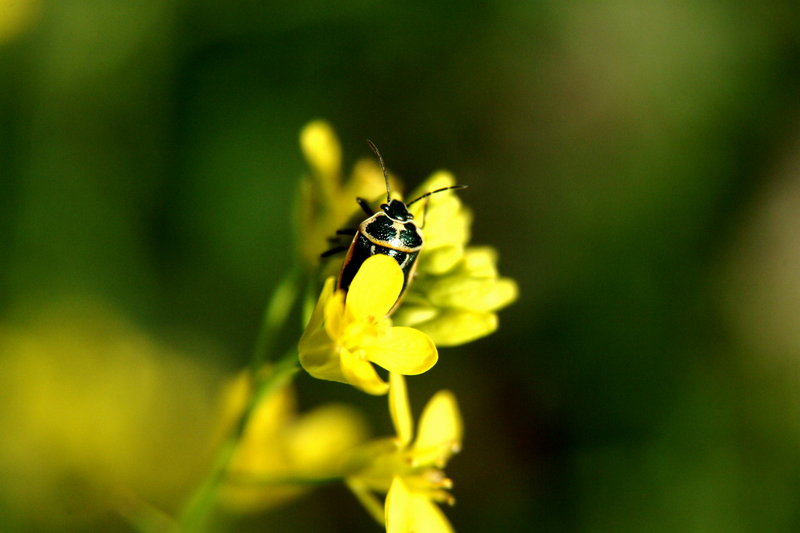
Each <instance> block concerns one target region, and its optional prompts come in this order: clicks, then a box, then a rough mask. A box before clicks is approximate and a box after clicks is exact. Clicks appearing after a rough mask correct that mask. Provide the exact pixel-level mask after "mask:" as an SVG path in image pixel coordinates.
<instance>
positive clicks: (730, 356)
mask: <svg viewBox="0 0 800 533" xmlns="http://www.w3.org/2000/svg"><path fill="white" fill-rule="evenodd" d="M798 89H800V8H797V7H796V3H795V2H792V1H790V0H785V1H768V2H761V3H755V4H743V3H740V2H734V1H724V0H711V1H689V0H686V1H667V0H655V1H651V2H639V1H636V0H602V1H598V2H559V1H552V0H541V1H536V2H516V1H510V0H491V1H487V2H476V3H466V2H451V1H444V2H420V1H416V2H374V1H364V0H356V1H353V2H341V3H339V2H324V1H311V2H297V3H286V4H285V5H283V6H282V7H281V6H279V5H278V3H277V2H256V1H249V0H233V1H227V2H222V1H212V0H196V1H189V0H172V1H163V0H140V1H136V2H109V1H104V0H50V1H47V0H0V435H2V437H0V530H2V531H130V530H131V529H130V526H129V525H128V524H127V523H126V520H125V518H124V516H123V515H124V509H125V502H131V501H137V499H138V498H142V499H143V500H145V501H148V502H151V503H153V504H154V505H156V506H157V507H159V508H161V509H164V510H166V511H169V512H174V511H175V510H176V509H178V508H179V506H180V502H181V501H182V500H183V499H184V498H185V497H186V495H187V494H188V492H189V491H190V490H191V488H192V486H193V485H194V483H196V482H197V479H198V476H200V475H201V474H202V472H203V469H204V465H206V464H207V461H208V458H209V457H210V453H211V450H210V446H209V445H208V439H207V438H206V436H207V434H208V433H209V431H211V429H210V428H211V427H212V426H213V425H214V423H213V420H214V413H215V410H216V404H217V397H218V390H219V388H220V386H221V383H222V382H223V381H224V379H225V378H226V377H227V376H229V375H230V374H231V373H233V372H235V371H236V370H237V369H239V368H242V367H244V366H245V365H246V364H247V361H248V358H249V354H250V351H251V349H252V345H253V342H254V339H255V335H256V332H257V329H258V324H259V320H260V315H261V311H262V308H263V306H264V303H265V302H266V301H267V298H268V297H269V295H270V293H271V291H272V289H273V288H274V286H275V283H276V280H277V279H279V278H280V276H281V275H282V274H283V273H284V272H285V271H286V270H287V268H288V267H289V265H290V264H291V262H292V261H293V257H294V246H295V243H294V241H293V239H294V231H293V227H294V226H293V223H292V219H291V217H292V211H291V209H292V202H293V199H294V198H295V193H296V188H297V186H298V181H299V177H300V176H301V175H302V174H303V173H304V172H305V169H306V166H305V162H304V161H303V159H302V155H301V152H300V149H299V146H298V134H299V131H300V129H301V127H302V126H303V125H304V124H306V123H307V122H308V121H309V120H311V119H315V118H325V119H327V120H329V121H330V122H331V124H333V126H334V127H335V128H336V130H337V132H338V135H339V137H340V139H341V142H342V145H343V149H344V154H345V166H346V167H347V168H349V167H350V166H351V165H352V163H353V162H355V161H356V160H357V159H358V158H361V157H368V156H369V155H370V154H369V151H368V148H367V146H366V144H365V142H364V139H365V138H367V137H369V138H371V139H372V140H374V141H375V142H376V143H377V144H378V146H380V147H381V149H382V151H383V155H384V157H385V159H386V161H387V164H388V166H389V167H390V168H391V169H392V170H393V171H394V172H396V173H397V174H399V175H401V176H403V177H404V178H405V180H406V182H407V183H408V184H409V185H410V186H414V185H416V184H417V183H419V182H420V181H421V180H423V179H424V178H425V177H426V176H428V175H429V174H430V173H431V172H432V171H434V170H436V169H439V168H447V169H449V170H451V171H453V172H454V173H455V175H456V176H457V177H458V179H459V181H460V182H463V183H468V184H469V185H470V189H468V190H467V191H464V192H463V194H461V197H462V198H463V199H464V201H465V202H467V203H468V204H469V205H470V206H471V207H472V208H473V209H474V212H475V226H474V235H473V242H474V243H478V244H490V245H492V246H495V247H496V248H497V249H498V250H499V253H500V269H501V272H502V273H503V274H504V275H507V276H511V277H513V278H515V279H516V280H518V282H519V286H520V290H521V296H520V299H519V301H518V302H517V303H516V304H514V305H513V306H511V307H509V308H508V309H506V310H505V311H503V312H502V313H501V327H500V329H499V331H498V332H497V333H496V334H494V335H492V336H491V337H488V338H485V339H482V340H480V341H478V342H475V343H472V344H469V345H466V346H462V347H458V348H453V349H443V350H442V351H441V360H440V363H439V364H438V365H437V366H436V367H435V368H434V369H433V370H432V371H431V372H429V373H428V374H426V375H425V376H421V377H420V378H417V379H415V380H414V381H413V382H412V391H411V392H412V395H413V406H414V408H415V409H417V410H418V409H420V408H421V406H422V404H423V402H424V400H425V399H426V398H427V397H428V396H429V395H430V394H431V393H432V392H433V391H435V390H437V389H439V388H443V387H447V388H450V389H452V390H453V391H454V392H455V393H456V394H457V396H458V397H459V400H460V402H461V407H462V410H463V413H464V417H465V423H466V441H465V445H464V451H463V453H462V454H460V455H459V456H457V457H456V458H455V459H454V460H453V461H452V462H451V464H450V465H449V467H448V473H449V474H450V476H451V477H452V478H453V479H454V480H455V495H456V497H457V499H458V504H457V505H456V506H455V507H454V508H452V509H448V511H447V512H448V516H449V517H450V518H451V520H452V522H453V524H454V525H455V527H456V530H457V531H459V532H462V533H464V532H471V531H475V532H478V531H480V532H484V531H504V532H515V531H553V532H573V531H574V532H605V531H608V532H611V531H613V532H638V531H645V530H646V531H665V532H667V531H683V532H717V531H726V532H749V531H759V532H762V531H779V532H781V531H787V532H788V531H798V530H800V386H798V385H800V321H799V320H798V317H800V98H798V94H799V93H798ZM298 385H299V389H300V393H299V394H300V400H299V401H300V403H301V406H303V407H305V406H309V407H310V406H313V405H317V404H319V403H321V402H325V401H327V400H328V399H331V398H334V399H340V400H341V399H344V400H346V401H348V402H351V403H359V402H360V403H362V404H365V405H364V406H363V407H364V408H365V409H367V411H368V412H369V410H370V409H372V410H373V411H374V413H373V414H380V413H382V412H383V405H382V404H381V405H377V406H375V405H373V404H375V401H374V400H369V399H367V398H365V397H364V396H363V395H358V394H351V393H349V392H343V391H342V389H343V388H344V387H338V386H332V385H330V386H329V384H320V383H319V382H314V381H313V380H311V379H309V378H308V377H307V376H303V377H301V378H300V379H299V382H298ZM367 404H369V405H367ZM370 406H372V407H370ZM386 424H387V423H386V421H385V420H382V419H380V417H379V416H375V421H374V427H375V431H376V433H378V434H381V433H386V432H387V431H389V430H390V427H389V426H388V425H386ZM120 509H122V510H123V511H122V512H121V511H120ZM232 525H233V527H234V529H235V530H236V531H241V532H246V531H265V530H271V531H293V530H296V531H318V532H322V533H325V532H342V531H348V532H360V531H364V532H369V531H377V530H378V529H377V527H376V526H375V525H374V524H373V523H372V522H371V521H370V519H369V518H368V516H367V514H366V513H365V512H364V511H363V509H361V508H360V507H359V505H358V503H357V502H356V501H355V500H354V499H353V498H352V496H351V495H350V494H349V493H348V492H347V491H346V490H345V489H344V488H341V487H326V488H324V489H321V490H319V491H316V492H314V493H313V494H310V495H308V496H307V497H304V498H302V499H299V500H296V501H293V502H291V503H289V504H287V505H285V506H283V507H281V508H279V509H276V510H273V511H272V512H270V513H264V514H254V515H248V516H245V517H242V518H241V519H235V520H234V521H233V522H232Z"/></svg>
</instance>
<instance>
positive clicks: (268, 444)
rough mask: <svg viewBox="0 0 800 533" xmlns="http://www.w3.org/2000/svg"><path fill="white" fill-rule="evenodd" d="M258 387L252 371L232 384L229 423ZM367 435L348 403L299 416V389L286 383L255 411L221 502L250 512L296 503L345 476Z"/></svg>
mask: <svg viewBox="0 0 800 533" xmlns="http://www.w3.org/2000/svg"><path fill="white" fill-rule="evenodd" d="M267 371H268V370H267ZM252 389H253V386H252V382H251V379H250V375H249V374H247V373H241V374H240V375H239V376H238V377H237V378H236V379H235V380H234V381H233V382H232V383H231V384H230V385H229V386H228V388H227V391H226V393H225V397H224V404H225V416H224V418H225V420H227V421H228V423H229V424H230V422H231V421H235V420H237V419H238V418H239V416H240V413H241V412H242V410H243V409H244V408H245V406H246V403H247V401H248V399H249V396H250V395H251V394H253V390H252ZM229 424H228V425H229ZM365 437H366V428H365V425H364V422H363V420H362V418H361V416H360V415H359V413H357V412H356V411H355V410H353V409H350V408H349V407H347V406H344V405H336V404H331V405H326V406H322V407H318V408H316V409H314V410H312V411H310V412H308V413H304V414H302V415H298V414H297V412H296V401H295V397H294V390H293V388H292V387H291V386H290V385H289V384H287V385H284V386H282V387H281V388H280V389H278V390H276V391H274V392H273V393H272V394H270V395H269V396H267V397H266V398H264V399H263V400H262V401H261V402H260V404H259V405H258V406H257V407H256V408H255V410H254V412H253V413H252V415H251V417H250V419H249V421H248V424H247V427H246V428H245V429H244V432H243V434H242V437H241V440H240V441H239V443H238V445H237V448H236V452H235V453H234V455H233V457H232V458H231V462H230V464H229V466H228V474H227V476H226V478H225V483H224V484H223V486H222V488H221V491H220V501H221V503H222V504H223V505H225V506H226V507H228V508H229V509H231V510H234V511H238V512H248V511H255V510H263V509H267V508H270V507H274V506H276V505H280V504H281V503H284V502H286V501H288V500H291V499H294V498H296V497H298V496H300V495H301V494H303V493H305V492H307V491H308V490H310V489H311V488H312V487H313V485H314V484H315V483H321V482H325V481H327V480H328V479H330V478H335V477H341V476H342V474H343V470H342V467H343V466H344V465H343V458H344V457H346V455H347V453H348V452H349V451H350V450H352V449H353V448H355V447H356V446H357V445H358V444H360V443H362V442H363V441H364V439H365Z"/></svg>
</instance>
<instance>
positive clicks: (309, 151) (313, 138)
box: [300, 120, 342, 191]
mask: <svg viewBox="0 0 800 533" xmlns="http://www.w3.org/2000/svg"><path fill="white" fill-rule="evenodd" d="M300 147H301V149H302V150H303V154H304V155H305V156H306V159H307V160H308V162H309V164H310V165H311V167H312V168H313V169H314V170H315V171H316V172H318V173H319V176H320V177H321V178H322V184H323V188H325V189H327V190H329V191H330V190H333V189H334V186H338V176H339V171H340V169H341V164H342V163H341V162H342V149H341V147H340V146H339V140H338V139H337V138H336V134H335V133H334V131H333V128H332V127H331V125H330V124H328V123H327V122H325V121H324V120H315V121H313V122H310V123H309V124H308V125H306V127H305V128H303V131H301V132H300ZM334 180H335V181H334ZM330 182H334V183H330Z"/></svg>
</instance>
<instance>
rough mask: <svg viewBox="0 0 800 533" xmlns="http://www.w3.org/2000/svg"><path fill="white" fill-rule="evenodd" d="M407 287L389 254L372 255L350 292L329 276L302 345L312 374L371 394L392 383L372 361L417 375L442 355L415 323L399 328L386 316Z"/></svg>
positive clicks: (303, 361)
mask: <svg viewBox="0 0 800 533" xmlns="http://www.w3.org/2000/svg"><path fill="white" fill-rule="evenodd" d="M402 286H403V273H402V271H401V270H400V267H399V266H398V264H397V262H396V261H395V260H394V259H392V258H391V257H389V256H386V255H380V254H379V255H375V256H373V257H370V258H369V259H367V260H366V261H365V262H364V264H363V265H362V266H361V268H360V269H359V271H358V274H356V276H355V278H354V279H353V283H352V284H351V285H350V289H349V290H348V291H347V294H346V295H345V293H344V292H343V291H334V290H333V287H334V280H333V278H329V279H328V281H327V282H326V283H325V287H324V289H323V290H322V294H321V295H320V298H319V301H318V302H317V306H316V308H315V309H314V312H313V313H312V315H311V319H310V320H309V323H308V326H307V327H306V330H305V332H304V333H303V337H302V338H301V339H300V344H299V347H298V350H299V354H300V364H301V365H303V368H305V369H306V371H307V372H308V373H309V374H311V375H312V376H314V377H316V378H319V379H325V380H330V381H339V382H342V383H349V384H351V385H353V386H354V387H357V388H359V389H361V390H363V391H364V392H367V393H370V394H385V393H386V391H387V390H388V388H389V385H388V383H386V382H385V381H383V379H381V377H380V376H379V375H378V373H377V372H376V370H375V367H374V366H372V364H373V363H374V364H376V365H378V366H380V367H383V368H385V369H387V370H389V371H390V372H396V373H398V374H405V375H416V374H421V373H423V372H426V371H427V370H429V369H430V368H431V367H432V366H433V365H434V364H436V361H437V359H438V353H437V350H436V346H435V345H434V343H433V341H432V340H431V339H430V338H429V337H428V336H427V335H425V334H424V333H421V332H419V331H417V330H416V329H413V328H409V327H393V326H392V321H391V319H389V318H388V317H387V316H386V315H387V313H388V312H389V310H390V309H391V308H392V306H393V305H394V303H395V301H396V300H397V297H398V296H399V294H400V291H401V289H402Z"/></svg>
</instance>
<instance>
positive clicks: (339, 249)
mask: <svg viewBox="0 0 800 533" xmlns="http://www.w3.org/2000/svg"><path fill="white" fill-rule="evenodd" d="M348 248H350V247H349V246H337V247H335V248H331V249H330V250H328V251H326V252H322V253H321V254H319V256H320V257H322V258H325V257H330V256H332V255H335V254H338V253H339V252H344V251H346V250H347V249H348Z"/></svg>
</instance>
